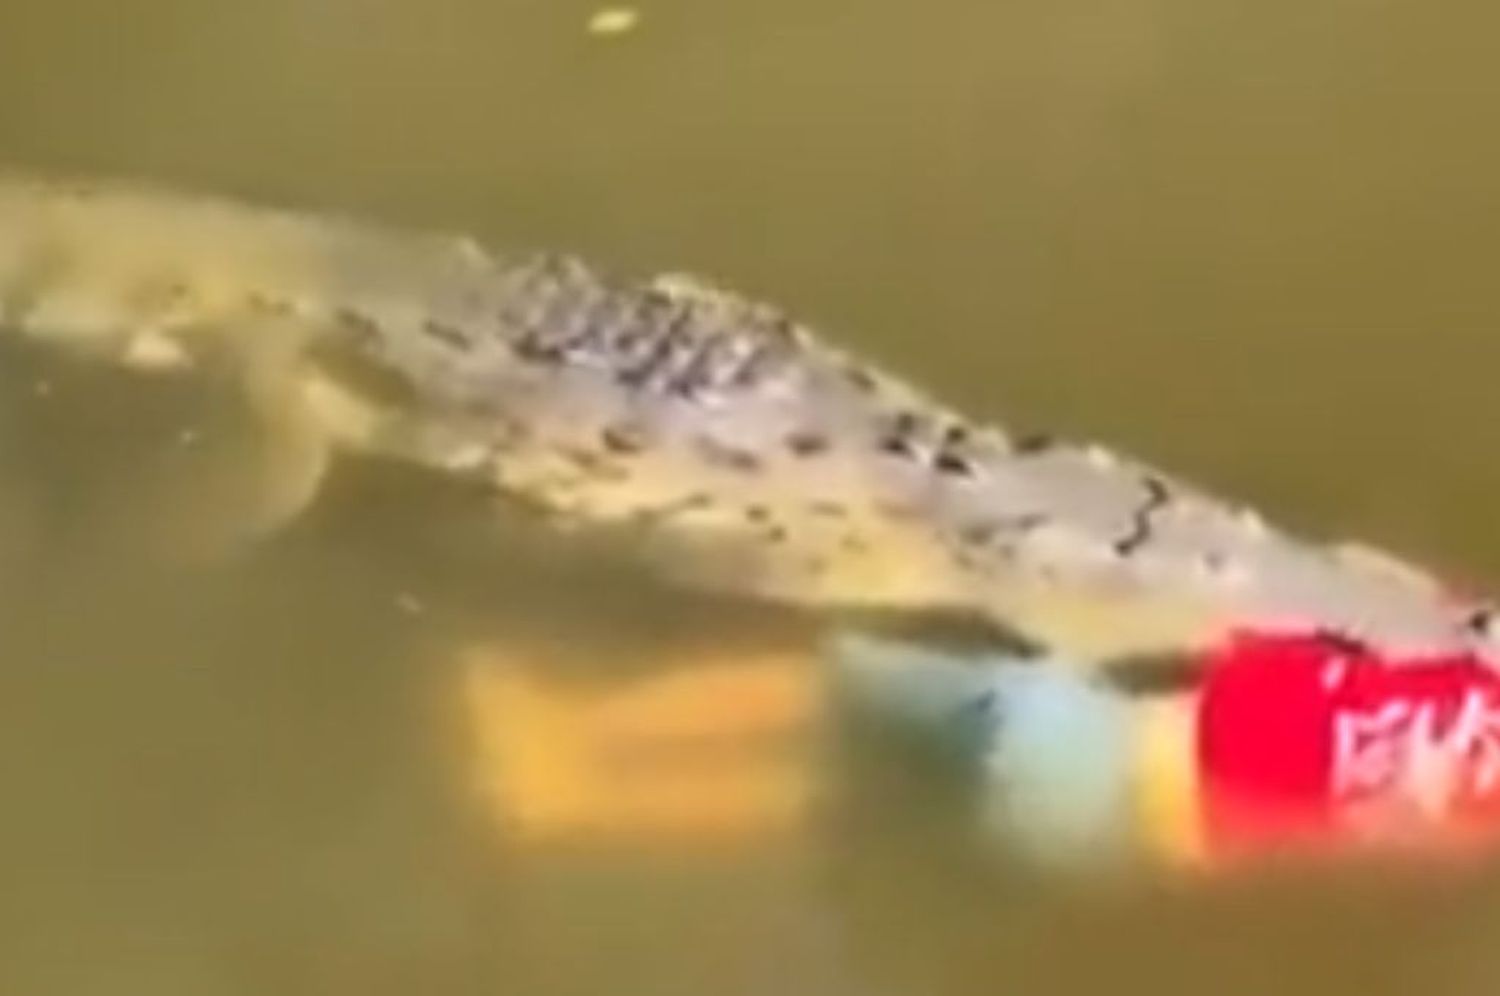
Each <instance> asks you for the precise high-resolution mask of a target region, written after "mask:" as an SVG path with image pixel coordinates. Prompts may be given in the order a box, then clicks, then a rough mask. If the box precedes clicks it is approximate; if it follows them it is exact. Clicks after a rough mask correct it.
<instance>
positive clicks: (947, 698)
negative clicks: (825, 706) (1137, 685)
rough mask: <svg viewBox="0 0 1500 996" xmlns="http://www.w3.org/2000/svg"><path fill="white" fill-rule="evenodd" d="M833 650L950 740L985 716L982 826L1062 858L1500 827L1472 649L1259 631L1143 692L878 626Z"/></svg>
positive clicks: (1325, 848) (869, 683)
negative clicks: (1427, 650)
mask: <svg viewBox="0 0 1500 996" xmlns="http://www.w3.org/2000/svg"><path fill="white" fill-rule="evenodd" d="M831 656H832V659H833V662H834V664H835V667H836V671H837V673H838V674H839V675H840V676H841V681H842V684H843V686H844V687H845V688H846V689H848V694H847V695H846V696H845V701H846V702H848V703H849V704H850V705H851V706H852V707H853V708H856V709H860V710H863V711H865V712H867V713H871V714H878V715H880V716H882V717H884V718H885V719H887V720H890V721H893V722H895V723H898V724H902V725H904V726H906V727H907V728H909V729H914V730H919V731H923V730H925V731H927V734H928V735H930V736H940V737H946V736H949V735H950V731H951V728H952V725H953V724H972V723H973V722H974V717H975V716H976V715H983V716H984V717H985V723H984V735H983V736H981V737H978V738H975V740H974V743H976V745H977V747H976V750H975V751H974V753H973V757H972V759H973V760H974V761H975V762H977V763H976V770H977V772H978V773H979V775H980V778H981V783H982V786H983V788H982V797H983V806H982V808H983V812H984V814H985V817H986V822H987V823H988V825H989V826H991V827H992V828H993V829H994V830H995V831H996V832H997V833H998V834H999V835H1000V836H1001V837H1002V838H1004V839H1005V840H1006V841H1007V842H1008V843H1010V844H1014V845H1017V846H1018V847H1019V849H1020V850H1021V851H1022V852H1024V853H1026V854H1029V855H1030V856H1032V857H1039V858H1043V859H1046V860H1048V861H1049V862H1052V863H1056V862H1057V861H1058V860H1059V859H1061V860H1062V861H1064V862H1074V863H1076V862H1079V861H1083V862H1086V863H1088V864H1094V863H1096V862H1097V861H1099V860H1100V859H1108V860H1115V859H1119V858H1121V857H1131V858H1141V857H1147V858H1151V859H1154V860H1161V861H1166V862H1169V863H1173V864H1180V865H1191V866H1197V867H1206V868H1212V867H1224V866H1226V865H1234V864H1238V863H1240V862H1242V861H1244V860H1246V859H1253V858H1257V857H1263V856H1266V855H1270V854H1278V855H1286V854H1325V855H1327V854H1334V855H1338V854H1350V853H1360V854H1372V853H1373V854H1388V853H1397V852H1400V853H1442V854H1452V853H1455V852H1459V853H1467V852H1470V851H1472V850H1475V849H1476V848H1482V845H1484V844H1487V843H1489V842H1491V841H1494V840H1496V839H1497V837H1500V675H1497V674H1496V672H1495V671H1494V670H1493V669H1492V668H1490V667H1489V666H1488V665H1487V664H1486V663H1485V662H1484V661H1482V660H1480V659H1479V658H1477V657H1474V656H1472V655H1447V656H1432V657H1423V658H1402V659H1393V658H1388V657H1383V656H1381V655H1380V654H1378V653H1376V652H1374V651H1372V650H1370V649H1369V648H1367V647H1364V646H1361V645H1358V644H1355V643H1352V642H1351V641H1348V640H1344V639H1340V638H1337V637H1332V636H1328V635H1324V634H1318V633H1311V634H1277V633H1260V632H1248V631H1247V632H1240V633H1236V634H1234V635H1232V636H1231V637H1230V638H1229V639H1227V640H1226V641H1225V642H1224V643H1223V644H1222V645H1221V646H1220V647H1218V648H1215V649H1214V650H1213V651H1211V652H1210V653H1208V654H1207V655H1205V656H1206V660H1205V661H1204V666H1203V667H1202V668H1201V670H1199V671H1198V672H1196V673H1197V674H1198V675H1199V680H1197V681H1196V682H1195V683H1194V684H1193V686H1192V687H1190V688H1186V689H1182V690H1176V691H1171V692H1166V693H1151V694H1144V695H1142V694H1131V693H1128V692H1125V691H1122V690H1120V689H1117V688H1113V687H1110V686H1109V685H1107V684H1105V683H1103V682H1100V681H1098V680H1096V679H1093V678H1089V677H1086V676H1083V675H1082V674H1081V673H1080V672H1079V671H1077V670H1076V669H1070V668H1066V667H1038V666H1037V665H1038V663H1039V662H1037V661H1034V660H1031V659H1027V658H1022V657H1018V656H1013V655H981V656H975V657H966V656H961V655H949V654H941V653H938V652H935V651H933V650H930V649H927V648H923V647H916V646H911V645H904V644H900V643H895V642H889V641H884V640H878V639H874V638H870V637H865V636H848V635H846V636H843V637H840V638H839V639H837V640H836V641H835V642H834V643H833V645H832V648H831ZM1053 663H1057V662H1053Z"/></svg>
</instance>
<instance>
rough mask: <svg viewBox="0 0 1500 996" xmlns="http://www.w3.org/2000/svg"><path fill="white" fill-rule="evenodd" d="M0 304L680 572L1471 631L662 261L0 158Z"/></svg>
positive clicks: (1150, 476)
mask: <svg viewBox="0 0 1500 996" xmlns="http://www.w3.org/2000/svg"><path fill="white" fill-rule="evenodd" d="M0 321H3V323H4V325H5V326H6V327H8V328H11V329H15V330H18V331H19V332H21V333H23V334H25V335H27V336H31V337H34V338H36V339H39V340H45V341H48V342H53V343H56V344H59V345H62V346H66V347H71V348H74V349H76V350H77V351H79V352H80V353H82V354H85V355H89V356H94V357H98V358H102V359H105V360H109V361H113V362H118V363H122V364H125V365H129V366H138V367H147V368H150V367H163V366H165V367H177V366H197V367H210V368H216V369H222V370H228V371H231V372H233V373H234V374H235V375H236V376H237V377H238V378H239V379H240V381H241V383H243V385H244V386H245V387H246V389H247V390H248V391H249V393H250V396H251V397H252V398H253V399H255V400H256V401H257V403H258V404H260V405H261V406H262V408H263V409H264V410H265V411H266V413H267V415H268V418H269V420H270V421H271V422H273V423H275V424H278V425H290V424H294V425H296V426H298V427H299V432H300V434H301V436H302V437H303V438H306V437H307V436H308V435H309V433H315V434H316V435H317V437H318V438H320V439H323V440H325V441H326V443H327V445H328V447H329V448H330V449H331V450H333V451H338V450H345V451H356V452H366V453H375V454H380V455H385V456H392V457H397V458H400V459H405V460H410V461H415V462H418V463H420V464H424V465H427V466H430V467H433V468H437V469H439V470H441V471H443V472H445V473H448V474H451V475H456V476H461V477H464V478H469V479H477V480H480V481H482V482H485V483H486V484H488V485H492V486H493V487H495V488H496V489H497V491H500V492H504V493H507V494H509V495H512V496H516V497H520V498H522V499H525V500H527V501H529V502H532V503H534V504H536V505H538V506H540V507H542V508H544V509H545V510H547V511H548V512H549V513H551V514H552V515H553V516H555V517H556V518H557V519H559V520H560V521H563V522H570V523H577V524H585V525H600V526H614V527H618V528H621V529H624V530H626V531H628V532H630V533H631V534H632V535H634V536H635V537H636V538H638V540H639V541H640V542H641V544H642V546H643V547H644V549H645V550H646V551H647V553H648V554H649V555H650V556H651V557H652V558H653V559H654V560H655V561H656V562H657V563H659V564H661V565H662V566H663V567H665V568H666V569H667V570H668V571H670V572H673V573H675V574H678V575H680V576H683V577H687V578H690V579H692V580H695V581H697V582H698V583H702V584H712V585H717V586H722V587H726V588H730V589H734V590H738V591H742V592H745V593H749V594H755V595H759V596H764V597H771V598H778V599H788V600H795V601H800V602H805V603H810V604H827V605H836V604H853V605H858V604H864V605H884V606H894V607H909V608H917V609H920V608H944V609H958V610H961V611H973V612H975V613H978V614H981V615H984V616H987V617H989V618H991V619H993V620H995V621H997V622H998V623H1000V624H1001V625H1003V626H1005V627H1007V628H1009V629H1012V630H1014V631H1018V632H1019V633H1021V634H1022V635H1025V636H1027V637H1030V638H1032V639H1034V640H1035V641H1037V642H1038V643H1040V644H1043V645H1046V646H1049V647H1051V648H1054V649H1056V650H1057V651H1059V652H1061V653H1063V654H1066V655H1070V656H1075V657H1083V658H1085V659H1089V660H1104V659H1109V658H1113V657H1118V656H1121V655H1127V654H1138V653H1155V652H1177V651H1192V650H1195V649H1197V648H1200V647H1202V646H1204V645H1206V644H1208V643H1210V642H1212V641H1213V640H1215V639H1217V638H1219V637H1220V636H1221V635H1222V634H1223V633H1224V632H1225V631H1226V630H1227V629H1228V628H1229V627H1232V626H1237V625H1281V624H1286V625H1292V626H1303V627H1318V628H1327V629H1331V630H1333V631H1336V632H1339V633H1342V634H1346V635H1349V636H1352V637H1357V638H1360V639H1364V640H1368V641H1371V642H1373V643H1375V644H1376V645H1378V646H1380V647H1382V648H1384V649H1386V650H1387V651H1389V652H1391V653H1423V652H1427V651H1434V652H1435V651H1444V650H1455V649H1477V650H1480V651H1481V652H1488V651H1489V648H1490V644H1491V634H1490V633H1489V614H1488V612H1487V611H1486V610H1485V609H1484V607H1482V606H1479V605H1473V604H1464V603H1459V602H1457V601H1455V600H1452V599H1449V598H1447V597H1445V596H1444V594H1443V593H1442V591H1441V590H1440V589H1439V587H1438V585H1437V584H1436V583H1434V581H1433V580H1432V579H1430V578H1429V577H1427V576H1426V575H1424V574H1422V573H1421V572H1419V571H1417V570H1416V569H1414V568H1411V567H1409V566H1407V565H1405V564H1402V563H1400V562H1397V561H1395V560H1394V559H1392V558H1386V557H1384V556H1381V555H1376V556H1371V555H1368V554H1360V553H1356V552H1354V551H1352V550H1349V549H1345V548H1332V547H1324V546H1318V545H1314V544H1310V543H1306V542H1303V541H1301V540H1298V539H1296V538H1293V537H1291V536H1288V535H1286V534H1284V533H1281V532H1279V531H1277V530H1275V529H1273V528H1271V527H1269V526H1267V525H1266V524H1265V523H1263V522H1262V521H1261V520H1260V519H1259V518H1258V517H1256V516H1255V515H1254V514H1253V513H1250V512H1248V511H1246V510H1244V509H1241V508H1238V507H1235V506H1233V505H1231V504H1228V503H1225V502H1223V501H1221V500H1218V499H1216V498H1214V497H1212V496H1209V495H1206V494H1204V493H1202V492H1200V491H1197V490H1195V489H1193V488H1192V487H1190V486H1188V485H1186V484H1184V483H1182V482H1179V481H1177V480H1175V479H1174V478H1172V477H1169V476H1168V475H1166V474H1163V473H1161V472H1159V471H1157V470H1154V469H1152V468H1150V467H1147V466H1144V465H1141V464H1138V463H1136V462H1133V461H1131V460H1129V459H1127V458H1125V457H1121V456H1118V455H1116V454H1114V453H1111V452H1109V451H1107V450H1105V449H1102V448H1100V447H1097V446H1083V445H1072V444H1067V443H1063V442H1057V441H1052V440H1048V439H1042V438H1035V437H1032V438H1017V437H1013V436H1011V435H1009V434H1007V433H1006V432H1005V431H1004V430H1002V429H999V428H996V427H989V426H979V425H976V424H974V423H973V422H971V421H969V420H967V419H965V418H964V417H963V416H961V415H959V414H957V413H955V412H953V411H950V410H948V409H947V408H945V407H943V406H942V405H940V404H938V403H937V402H936V401H934V400H933V399H931V398H929V397H927V396H926V395H925V394H923V393H922V392H920V391H918V390H916V389H915V388H913V387H911V386H909V385H907V384H905V383H903V382H902V381H900V380H899V379H897V378H894V377H892V376H889V375H887V374H885V373H882V372H880V371H877V370H874V369H872V368H870V367H868V366H866V365H864V364H861V363H860V362H858V361H856V360H854V359H853V358H851V357H850V356H847V355H845V354H844V353H841V352H839V351H837V350H835V349H833V348H831V347H830V346H828V345H826V344H824V343H823V342H822V341H820V340H819V339H817V338H816V337H815V336H813V335H812V334H811V333H810V332H809V331H808V330H807V329H805V328H804V327H802V326H801V325H799V324H798V323H796V322H795V321H793V320H792V319H790V318H788V317H787V316H786V315H784V314H782V313H781V312H779V311H777V310H776V309H774V308H771V307H768V306H765V305H761V304H757V303H754V302H751V301H747V300H745V299H742V298H740V297H738V296H736V295H734V294H732V293H729V292H727V291H723V290H720V289H716V288H714V287H711V286H708V285H706V284H704V283H702V282H699V281H697V280H694V279H692V278H688V277H659V278H655V279H651V280H646V281H641V282H631V281H624V280H616V279H613V278H610V277H608V276H606V275H603V274H601V273H600V272H598V271H596V270H594V269H592V268H590V267H588V266H587V265H585V264H583V263H581V262H579V261H577V260H574V259H571V258H563V257H517V258H504V257H496V256H492V255H491V254H489V253H487V252H486V251H484V250H482V249H481V248H480V247H478V246H477V245H475V244H473V243H472V242H470V241H468V240H464V239H459V238H448V237H440V236H421V235H411V234H404V233H397V232H391V231H386V230H383V229H379V228H375V227H371V226H366V225H362V224H358V223H355V222H351V221H346V220H340V219H327V218H315V217H307V216H301V215H296V214H291V213H285V212H276V211H267V210H259V209H254V208H250V207H245V206H241V205H237V204H234V203H231V202H228V201H222V200H213V199H207V198H194V197H183V196H177V195H171V194H167V193H162V192H156V191H150V190H145V189H141V188H135V187H126V186H118V185H95V184H80V183H47V182H39V181H34V180H29V179H24V178H12V179H8V180H5V179H0ZM311 483H312V482H311V481H310V482H309V487H308V488H307V489H305V490H306V491H307V493H311V490H312V488H311Z"/></svg>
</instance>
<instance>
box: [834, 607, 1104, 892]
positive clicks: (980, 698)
mask: <svg viewBox="0 0 1500 996" xmlns="http://www.w3.org/2000/svg"><path fill="white" fill-rule="evenodd" d="M828 656H829V658H830V663H831V664H832V674H833V679H832V680H833V685H834V696H835V699H836V701H837V702H839V704H840V705H841V706H842V707H844V708H847V709H850V710H852V711H853V712H854V713H856V714H858V715H864V716H868V717H872V718H875V719H878V720H880V721H882V722H884V723H887V724H889V725H891V726H893V727H896V728H899V729H902V730H904V731H906V732H908V733H910V734H914V735H916V736H918V737H921V738H926V739H928V740H930V741H931V742H933V743H935V744H939V745H942V746H944V747H951V746H953V745H966V747H965V750H966V752H967V753H968V755H969V756H968V758H967V760H969V761H970V762H972V763H974V764H975V765H976V767H977V768H978V770H979V771H980V773H981V790H980V793H981V798H980V800H979V802H980V809H981V813H982V818H983V821H984V824H985V827H986V829H988V830H990V831H992V832H993V833H994V835H995V836H997V837H998V838H1000V839H1002V840H1003V841H1005V842H1006V843H1007V844H1009V845H1010V846H1013V847H1015V848H1017V849H1018V850H1019V851H1020V852H1022V853H1023V854H1026V855H1029V856H1031V857H1033V858H1038V859H1041V860H1043V861H1046V862H1048V863H1053V862H1062V863H1078V862H1080V861H1082V862H1085V863H1092V862H1093V861H1095V860H1097V859H1106V860H1108V859H1112V858H1114V857H1117V856H1119V855H1120V854H1121V853H1122V847H1123V845H1126V844H1127V843H1128V841H1129V839H1130V836H1131V830H1132V823H1133V820H1132V818H1131V809H1130V807H1131V800H1130V781H1131V757H1130V740H1131V732H1132V729H1131V727H1132V720H1133V712H1132V707H1131V700H1130V699H1129V698H1128V697H1126V696H1124V695H1122V694H1120V693H1119V692H1116V691H1113V690H1109V689H1106V688H1103V687H1100V686H1099V685H1097V684H1095V683H1094V682H1092V681H1090V680H1089V679H1088V678H1087V677H1086V676H1085V674H1086V671H1085V669H1084V668H1083V667H1082V666H1081V665H1079V664H1076V663H1070V662H1068V661H1066V660H1061V659H1056V658H1052V657H1023V656H1018V655H1014V654H1005V653H998V652H995V653H973V654H969V653H957V652H948V651H941V650H935V649H933V648H931V647H927V646H923V645H921V644H917V643H909V642H904V641H897V640H891V639H887V638H883V637H874V636H870V635H867V634H864V633H858V632H850V631H845V632H840V633H837V634H835V635H834V636H833V638H832V639H831V640H830V643H829V648H828Z"/></svg>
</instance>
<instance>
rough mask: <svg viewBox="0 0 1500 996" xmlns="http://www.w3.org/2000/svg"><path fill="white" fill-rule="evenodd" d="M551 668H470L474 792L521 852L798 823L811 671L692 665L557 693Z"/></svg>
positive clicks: (536, 663) (700, 838) (751, 658)
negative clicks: (532, 846)
mask: <svg viewBox="0 0 1500 996" xmlns="http://www.w3.org/2000/svg"><path fill="white" fill-rule="evenodd" d="M554 663H555V662H554ZM546 664H547V662H546V661H545V660H529V659H526V658H524V657H521V656H516V655H512V654H508V653H505V652H498V651H492V650H482V651H478V652H475V653H473V654H471V655H469V657H468V658H467V660H466V667H465V675H466V681H465V686H464V703H465V708H466V714H467V718H468V722H469V724H470V726H471V728H472V733H473V736H472V742H473V744H474V747H475V769H476V776H477V780H478V783H479V785H480V788H481V791H482V796H483V798H484V800H485V802H486V806H487V808H488V809H489V811H490V815H491V816H492V817H493V819H494V821H495V822H496V824H497V825H498V826H500V827H501V828H502V829H503V830H504V831H505V832H506V833H507V834H509V835H511V836H512V837H513V838H514V839H519V840H522V841H526V842H532V843H539V842H549V841H551V842H561V841H566V840H578V839H584V838H587V839H590V840H594V841H599V840H620V841H643V840H652V839H660V840H671V841H674V842H693V841H696V842H699V843H704V844H715V843H723V842H729V841H733V840H745V839H747V838H755V837H760V836H765V835H770V834H775V833H778V832H781V831H785V830H789V829H792V828H794V827H795V826H796V825H797V824H798V823H799V821H800V819H801V816H802V814H803V812H804V810H805V806H806V804H807V801H808V797H809V794H810V787H811V785H810V783H811V773H810V771H809V770H808V765H809V761H810V759H809V757H808V752H807V750H806V748H807V745H808V739H809V738H808V734H809V733H810V732H811V729H812V726H813V722H812V721H813V717H814V715H815V710H816V708H817V702H816V697H817V694H818V689H817V686H816V682H815V673H816V672H815V671H814V668H813V664H812V662H811V661H808V660H803V659H800V658H796V657H791V656H774V655H755V654H747V655H745V656H740V657H725V658H722V659H702V658H692V659H687V660H683V661H670V662H664V664H665V665H666V666H665V667H664V668H663V669H662V673H659V674H653V675H648V676H645V677H640V678H635V679H632V680H629V681H627V682H625V683H623V684H619V683H615V684H611V685H609V686H607V687H604V688H580V687H577V686H575V685H564V684H563V683H561V682H558V681H556V680H555V679H551V680H549V677H548V673H549V668H547V667H546V666H545V665H546ZM552 670H555V669H552Z"/></svg>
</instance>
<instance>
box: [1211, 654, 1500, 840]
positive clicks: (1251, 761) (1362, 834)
mask: <svg viewBox="0 0 1500 996" xmlns="http://www.w3.org/2000/svg"><path fill="white" fill-rule="evenodd" d="M1209 665H1210V668H1209V671H1208V677H1207V679H1206V682H1205V685H1204V689H1203V697H1202V701H1201V706H1200V710H1201V711H1200V714H1199V726H1198V745H1197V746H1198V761H1199V771H1200V778H1201V788H1202V796H1201V799H1202V804H1203V817H1204V821H1205V830H1206V839H1207V841H1208V844H1209V846H1210V849H1211V850H1213V851H1215V852H1218V853H1221V854H1224V853H1234V852H1238V851H1248V850H1258V849H1264V848H1265V847H1267V846H1268V845H1272V846H1274V845H1278V844H1293V845H1298V846H1311V847H1330V846H1335V847H1336V846H1339V845H1345V844H1374V845H1384V844H1400V845H1413V846H1417V847H1422V846H1427V845H1447V844H1453V843H1460V842H1473V841H1475V840H1476V839H1481V840H1482V839H1484V838H1487V837H1490V836H1492V835H1496V834H1500V674H1497V673H1496V671H1495V670H1494V669H1493V668H1492V667H1490V666H1489V665H1487V664H1486V663H1485V662H1483V661H1482V660H1480V659H1479V658H1477V657H1474V656H1472V655H1455V656H1441V657H1424V658H1410V659H1401V660H1393V659H1389V658H1385V657H1381V656H1379V655H1377V654H1376V653H1374V652H1373V651H1371V650H1369V649H1368V648H1365V647H1362V646H1358V645H1355V644H1352V643H1350V642H1347V641H1343V640H1339V639H1335V638H1329V637H1323V636H1316V635H1314V636H1275V635H1263V634H1255V633H1246V634H1240V635H1237V636H1236V637H1235V638H1233V639H1232V640H1231V641H1230V642H1229V644H1228V645H1227V646H1226V647H1225V648H1224V649H1223V650H1221V651H1219V652H1218V653H1216V654H1215V655H1214V656H1213V657H1212V658H1211V659H1210V661H1209Z"/></svg>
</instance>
